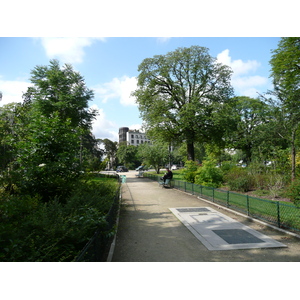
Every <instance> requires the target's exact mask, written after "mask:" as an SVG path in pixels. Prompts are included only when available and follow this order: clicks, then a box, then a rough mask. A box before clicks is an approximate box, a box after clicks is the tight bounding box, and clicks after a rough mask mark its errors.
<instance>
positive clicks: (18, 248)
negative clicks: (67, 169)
mask: <svg viewBox="0 0 300 300" xmlns="http://www.w3.org/2000/svg"><path fill="white" fill-rule="evenodd" d="M117 189H118V183H117V181H116V180H113V181H107V180H106V181H102V180H101V181H91V180H88V181H80V182H78V184H77V185H76V188H75V189H74V190H73V192H72V195H70V197H68V198H67V199H66V200H65V201H64V202H65V203H62V201H58V199H56V198H54V199H51V200H49V201H48V202H46V203H44V202H42V201H40V198H39V197H37V196H36V197H31V196H28V195H27V196H26V195H25V196H24V195H23V196H19V195H9V194H7V193H5V192H2V193H1V194H0V213H1V214H0V221H1V222H0V224H1V225H0V242H1V245H2V247H1V249H0V259H1V261H72V260H74V258H75V257H76V256H77V255H78V253H79V251H80V250H82V248H83V247H84V246H85V244H86V243H87V241H88V240H89V239H90V238H91V237H92V235H93V234H94V232H95V230H96V229H97V228H100V230H101V231H103V232H106V225H107V223H106V221H105V214H107V212H108V211H109V209H110V207H111V204H112V202H113V200H114V196H115V194H116V191H117ZM107 234H109V232H107Z"/></svg>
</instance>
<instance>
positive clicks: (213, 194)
mask: <svg viewBox="0 0 300 300" xmlns="http://www.w3.org/2000/svg"><path fill="white" fill-rule="evenodd" d="M212 190H213V192H212V198H213V199H212V200H213V202H215V188H212Z"/></svg>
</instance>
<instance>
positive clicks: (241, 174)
mask: <svg viewBox="0 0 300 300" xmlns="http://www.w3.org/2000/svg"><path fill="white" fill-rule="evenodd" d="M225 181H226V182H227V184H228V186H229V188H230V190H232V191H241V192H248V191H250V190H251V189H253V187H254V178H253V176H251V175H249V174H248V172H247V170H246V169H243V168H240V167H235V168H232V169H231V170H230V171H229V172H228V174H227V175H226V176H225Z"/></svg>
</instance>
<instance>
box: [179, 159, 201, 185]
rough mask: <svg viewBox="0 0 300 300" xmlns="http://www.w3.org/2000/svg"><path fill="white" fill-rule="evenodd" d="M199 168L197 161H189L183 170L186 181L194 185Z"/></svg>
mask: <svg viewBox="0 0 300 300" xmlns="http://www.w3.org/2000/svg"><path fill="white" fill-rule="evenodd" d="M198 167H199V165H198V164H197V163H196V162H195V161H193V160H187V161H186V162H185V165H184V169H183V170H182V174H183V178H184V180H186V181H187V182H191V183H194V182H195V176H196V172H197V170H198Z"/></svg>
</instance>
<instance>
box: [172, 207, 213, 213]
mask: <svg viewBox="0 0 300 300" xmlns="http://www.w3.org/2000/svg"><path fill="white" fill-rule="evenodd" d="M177 210H178V211H179V212H181V213H183V212H203V211H210V210H209V209H207V208H205V207H191V208H177Z"/></svg>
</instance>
